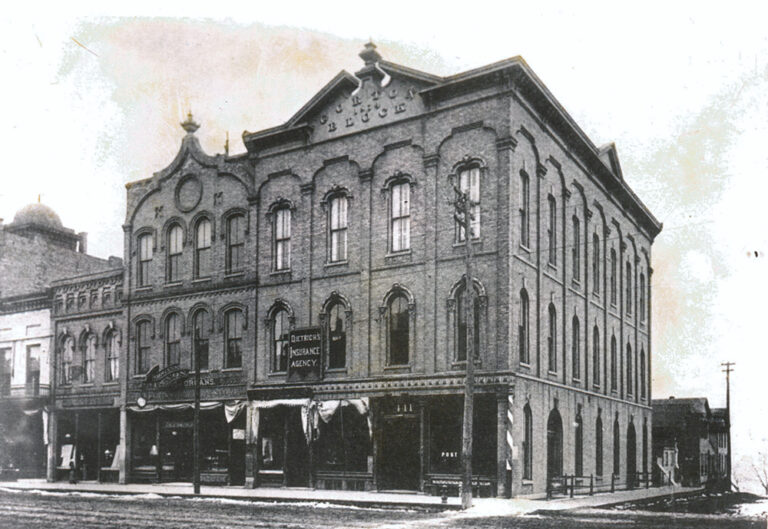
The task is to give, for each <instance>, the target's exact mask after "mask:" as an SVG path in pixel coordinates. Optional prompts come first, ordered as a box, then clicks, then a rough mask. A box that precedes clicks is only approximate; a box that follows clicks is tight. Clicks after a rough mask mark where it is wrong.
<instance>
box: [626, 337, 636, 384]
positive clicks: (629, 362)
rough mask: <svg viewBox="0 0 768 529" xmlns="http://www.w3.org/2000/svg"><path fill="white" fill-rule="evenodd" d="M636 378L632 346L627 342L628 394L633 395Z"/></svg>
mask: <svg viewBox="0 0 768 529" xmlns="http://www.w3.org/2000/svg"><path fill="white" fill-rule="evenodd" d="M633 386H634V380H633V378H632V346H631V345H629V344H627V395H632V389H633Z"/></svg>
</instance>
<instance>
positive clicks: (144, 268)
mask: <svg viewBox="0 0 768 529" xmlns="http://www.w3.org/2000/svg"><path fill="white" fill-rule="evenodd" d="M138 246H139V264H138V267H137V269H136V275H137V278H136V280H137V284H138V286H140V287H143V286H147V285H149V284H150V282H151V279H150V277H149V265H150V264H152V235H150V234H149V233H145V234H144V235H141V236H140V237H139V239H138Z"/></svg>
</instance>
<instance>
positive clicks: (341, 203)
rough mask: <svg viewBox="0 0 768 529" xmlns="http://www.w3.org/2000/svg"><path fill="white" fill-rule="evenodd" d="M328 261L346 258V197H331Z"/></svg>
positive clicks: (344, 259)
mask: <svg viewBox="0 0 768 529" xmlns="http://www.w3.org/2000/svg"><path fill="white" fill-rule="evenodd" d="M330 216H331V218H330V223H329V226H330V246H331V251H330V256H329V257H330V261H331V262H338V261H346V259H347V197H345V196H336V197H334V198H332V199H331V211H330Z"/></svg>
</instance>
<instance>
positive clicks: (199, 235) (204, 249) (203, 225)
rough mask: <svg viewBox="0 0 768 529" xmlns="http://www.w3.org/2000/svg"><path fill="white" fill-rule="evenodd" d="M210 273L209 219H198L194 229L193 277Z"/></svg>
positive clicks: (206, 275) (205, 275)
mask: <svg viewBox="0 0 768 529" xmlns="http://www.w3.org/2000/svg"><path fill="white" fill-rule="evenodd" d="M210 275H211V221H210V220H208V219H200V221H199V222H198V223H197V227H196V229H195V277H208V276H210Z"/></svg>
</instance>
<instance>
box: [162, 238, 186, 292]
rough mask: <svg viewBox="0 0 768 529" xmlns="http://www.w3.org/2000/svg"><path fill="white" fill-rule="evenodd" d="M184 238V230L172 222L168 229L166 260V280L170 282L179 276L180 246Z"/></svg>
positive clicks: (177, 279)
mask: <svg viewBox="0 0 768 529" xmlns="http://www.w3.org/2000/svg"><path fill="white" fill-rule="evenodd" d="M183 239H184V230H182V229H181V226H179V225H178V224H174V225H173V226H171V227H170V228H169V229H168V260H167V274H166V280H167V281H168V282H169V283H170V282H174V281H179V280H180V278H181V274H180V268H181V247H182V243H183Z"/></svg>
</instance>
